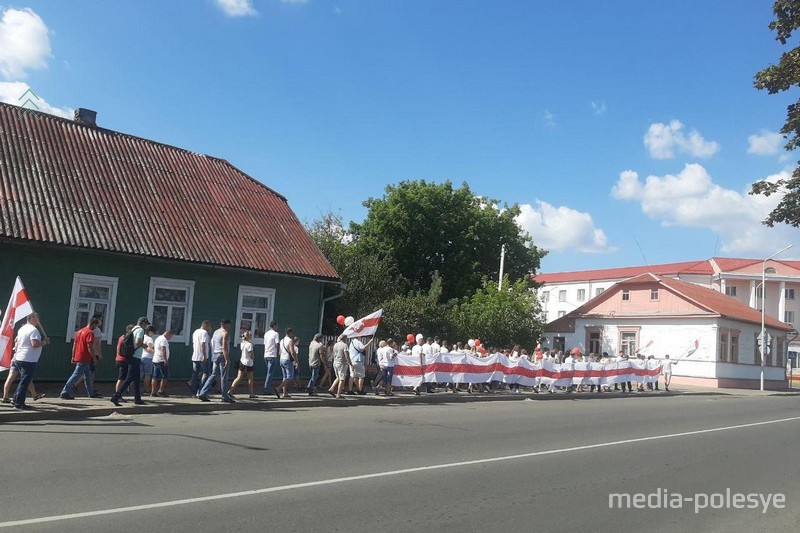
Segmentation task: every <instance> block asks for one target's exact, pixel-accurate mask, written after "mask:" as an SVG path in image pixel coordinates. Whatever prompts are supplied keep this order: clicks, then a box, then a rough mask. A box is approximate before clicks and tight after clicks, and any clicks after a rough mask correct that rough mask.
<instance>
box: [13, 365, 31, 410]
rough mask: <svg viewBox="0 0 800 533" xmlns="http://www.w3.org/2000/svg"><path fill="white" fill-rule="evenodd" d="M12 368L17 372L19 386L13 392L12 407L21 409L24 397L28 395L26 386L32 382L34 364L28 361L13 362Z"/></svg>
mask: <svg viewBox="0 0 800 533" xmlns="http://www.w3.org/2000/svg"><path fill="white" fill-rule="evenodd" d="M13 364H14V366H15V367H16V369H17V372H19V385H17V390H16V392H14V407H23V406H24V405H25V397H26V396H27V395H28V385H30V384H31V381H33V371H34V370H36V363H31V362H29V361H14V363H13Z"/></svg>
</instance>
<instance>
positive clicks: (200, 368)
mask: <svg viewBox="0 0 800 533" xmlns="http://www.w3.org/2000/svg"><path fill="white" fill-rule="evenodd" d="M210 338H211V322H210V321H208V320H203V322H202V323H201V324H200V327H199V328H197V329H196V330H194V332H193V333H192V379H191V380H190V381H189V390H191V393H192V396H195V397H196V396H197V393H198V392H200V388H201V387H202V386H203V383H204V381H205V380H204V379H203V373H204V369H205V362H206V360H207V359H209V358H210V356H211V354H209V353H208V351H207V348H208V341H209V339H210Z"/></svg>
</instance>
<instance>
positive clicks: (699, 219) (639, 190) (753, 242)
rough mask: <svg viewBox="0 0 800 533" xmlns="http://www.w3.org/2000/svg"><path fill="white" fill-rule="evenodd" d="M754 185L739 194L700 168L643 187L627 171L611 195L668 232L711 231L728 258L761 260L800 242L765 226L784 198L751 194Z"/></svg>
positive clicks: (651, 179) (789, 231) (788, 231)
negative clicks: (675, 229) (634, 203)
mask: <svg viewBox="0 0 800 533" xmlns="http://www.w3.org/2000/svg"><path fill="white" fill-rule="evenodd" d="M790 175H791V174H790V171H788V170H784V171H782V172H780V173H778V174H773V175H771V176H767V177H766V178H765V179H766V180H768V181H777V180H778V179H786V178H788V177H790ZM750 185H751V184H747V186H746V187H745V188H744V190H743V191H741V192H739V191H735V190H732V189H726V188H724V187H722V186H720V185H718V184H716V183H714V181H713V179H712V178H711V176H710V175H709V174H708V172H707V171H706V169H705V168H704V167H703V166H702V165H699V164H687V165H686V166H685V167H684V168H683V170H682V171H681V172H679V173H678V174H677V175H670V174H667V175H665V176H648V177H647V178H646V179H645V180H644V182H642V181H641V180H640V179H639V175H638V173H636V172H634V171H632V170H626V171H624V172H622V173H620V176H619V180H618V181H617V183H616V185H614V187H613V189H612V190H611V195H612V196H613V197H614V198H617V199H619V200H630V201H637V202H639V203H640V204H641V207H642V212H643V213H645V214H646V215H647V216H649V217H650V218H652V219H655V220H659V221H661V223H662V225H664V226H681V227H689V228H707V229H710V230H712V231H713V232H714V233H716V234H717V235H719V236H720V238H721V240H722V242H723V245H722V251H723V252H725V253H730V254H736V255H751V256H754V257H759V256H761V255H763V254H764V253H766V252H769V251H770V250H773V251H774V250H777V249H778V248H776V246H777V247H780V246H783V245H784V244H785V243H786V242H793V241H796V240H797V237H798V230H797V229H795V228H790V227H788V226H776V227H774V228H769V227H767V226H764V225H763V224H761V221H762V220H764V219H765V218H766V217H767V215H768V214H769V212H770V211H772V209H774V208H775V206H776V205H777V204H778V202H779V201H780V197H779V195H773V196H771V197H769V198H767V197H765V196H761V195H750V194H747V193H748V192H749V191H750Z"/></svg>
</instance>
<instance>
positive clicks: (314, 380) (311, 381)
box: [306, 366, 319, 392]
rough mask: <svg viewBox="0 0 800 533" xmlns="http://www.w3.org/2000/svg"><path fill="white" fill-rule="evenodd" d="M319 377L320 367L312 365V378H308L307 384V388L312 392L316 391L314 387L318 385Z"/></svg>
mask: <svg viewBox="0 0 800 533" xmlns="http://www.w3.org/2000/svg"><path fill="white" fill-rule="evenodd" d="M318 379H319V367H318V366H312V367H311V379H309V380H308V385H307V386H306V389H308V390H309V391H310V392H313V391H314V387H316V386H317V380H318Z"/></svg>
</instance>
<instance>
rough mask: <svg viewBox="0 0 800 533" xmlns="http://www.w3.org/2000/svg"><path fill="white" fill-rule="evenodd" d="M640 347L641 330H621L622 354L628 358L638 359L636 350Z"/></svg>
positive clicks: (620, 344) (620, 347) (619, 350)
mask: <svg viewBox="0 0 800 533" xmlns="http://www.w3.org/2000/svg"><path fill="white" fill-rule="evenodd" d="M638 346H639V329H638V328H637V329H635V330H623V329H620V330H619V348H618V350H617V351H618V352H619V353H620V354H627V355H628V357H631V358H633V357H636V350H637V349H638Z"/></svg>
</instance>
